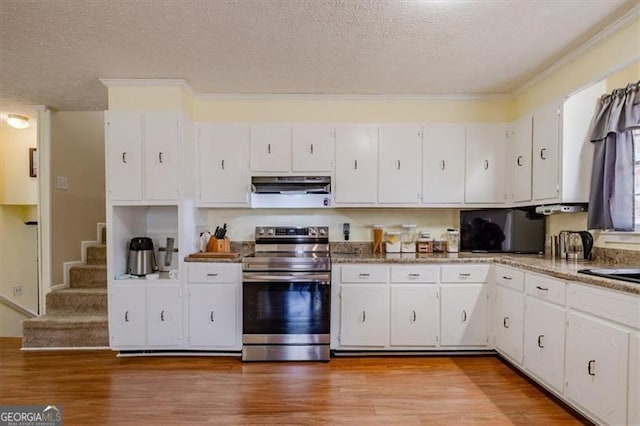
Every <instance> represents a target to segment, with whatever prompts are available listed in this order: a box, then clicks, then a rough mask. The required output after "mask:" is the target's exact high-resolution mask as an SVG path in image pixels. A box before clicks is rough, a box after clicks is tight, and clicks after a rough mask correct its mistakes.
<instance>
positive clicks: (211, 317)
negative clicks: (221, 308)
mask: <svg viewBox="0 0 640 426" xmlns="http://www.w3.org/2000/svg"><path fill="white" fill-rule="evenodd" d="M209 319H210V320H211V322H213V311H211V313H210V314H209Z"/></svg>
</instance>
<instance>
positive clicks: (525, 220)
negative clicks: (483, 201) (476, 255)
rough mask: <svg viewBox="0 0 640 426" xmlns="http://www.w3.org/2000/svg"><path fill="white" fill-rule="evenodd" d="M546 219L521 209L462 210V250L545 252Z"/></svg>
mask: <svg viewBox="0 0 640 426" xmlns="http://www.w3.org/2000/svg"><path fill="white" fill-rule="evenodd" d="M544 242H545V217H544V216H543V215H539V214H537V213H535V212H532V211H527V210H520V209H483V210H462V211H460V251H471V252H490V253H491V252H493V253H542V252H544Z"/></svg>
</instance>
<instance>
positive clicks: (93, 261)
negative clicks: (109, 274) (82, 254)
mask: <svg viewBox="0 0 640 426" xmlns="http://www.w3.org/2000/svg"><path fill="white" fill-rule="evenodd" d="M86 264H87V265H106V264H107V246H106V245H98V246H90V247H87V257H86Z"/></svg>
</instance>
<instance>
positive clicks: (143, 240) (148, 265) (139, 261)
mask: <svg viewBox="0 0 640 426" xmlns="http://www.w3.org/2000/svg"><path fill="white" fill-rule="evenodd" d="M157 270H158V265H157V263H156V256H155V253H154V252H153V241H152V240H151V238H149V237H135V238H132V239H131V241H130V242H129V256H128V258H127V274H130V275H137V276H145V275H147V274H151V273H153V272H155V271H157Z"/></svg>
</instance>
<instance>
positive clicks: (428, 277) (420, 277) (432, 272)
mask: <svg viewBox="0 0 640 426" xmlns="http://www.w3.org/2000/svg"><path fill="white" fill-rule="evenodd" d="M391 282H392V283H436V282H438V267H437V266H392V267H391Z"/></svg>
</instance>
